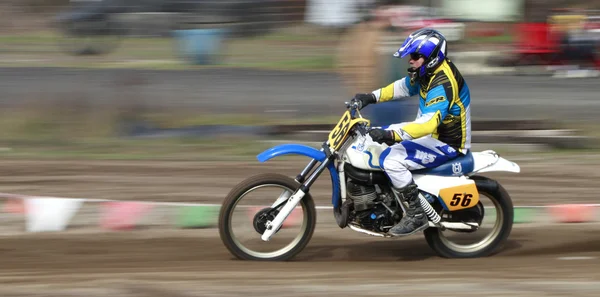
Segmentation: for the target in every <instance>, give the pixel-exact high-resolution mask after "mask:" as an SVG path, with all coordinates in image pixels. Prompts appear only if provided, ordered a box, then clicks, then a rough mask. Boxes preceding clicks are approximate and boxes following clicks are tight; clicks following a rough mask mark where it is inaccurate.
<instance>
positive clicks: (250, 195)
mask: <svg viewBox="0 0 600 297" xmlns="http://www.w3.org/2000/svg"><path fill="white" fill-rule="evenodd" d="M299 186H300V184H298V183H297V182H296V181H295V180H293V179H291V178H289V177H287V176H284V175H280V174H273V173H267V174H260V175H257V176H254V177H251V178H249V179H247V180H245V181H243V182H241V183H240V184H238V185H237V186H236V187H235V188H233V189H232V190H231V192H230V193H229V194H228V195H227V197H226V198H225V201H224V202H223V205H222V207H221V210H220V213H219V235H220V237H221V240H222V242H223V244H224V245H225V246H226V247H227V249H228V250H229V251H230V252H231V253H232V254H233V255H234V256H236V257H237V258H239V259H243V260H258V261H285V260H289V259H291V258H293V257H294V256H296V255H297V254H298V253H299V252H300V251H302V250H303V249H304V247H306V245H307V244H308V242H309V241H310V239H311V237H312V235H313V232H314V229H315V225H316V219H317V213H316V208H315V204H314V201H313V199H312V197H311V195H310V194H308V193H307V194H306V195H305V196H304V197H303V198H302V200H300V202H299V203H298V205H296V208H295V209H294V210H293V211H292V213H291V214H290V216H288V217H287V219H286V220H285V221H284V222H283V225H282V227H281V228H280V229H279V230H278V231H277V232H276V233H275V234H274V235H273V236H272V237H271V239H270V240H269V241H267V242H265V241H263V240H262V239H261V238H260V237H261V235H262V234H263V233H264V231H265V229H266V226H265V223H266V222H267V220H270V221H272V220H274V219H275V216H276V215H277V213H278V211H279V210H281V208H283V206H284V205H285V204H284V205H282V206H280V207H279V209H272V208H271V205H272V204H273V203H274V202H275V201H276V200H277V199H278V198H280V197H283V196H286V197H288V198H289V196H291V195H292V194H293V193H294V191H295V190H296V188H298V187H299ZM255 192H260V193H259V194H255ZM236 213H238V214H241V216H240V217H239V218H238V217H236ZM238 225H239V227H240V229H239V230H237V227H238ZM274 246H276V247H274Z"/></svg>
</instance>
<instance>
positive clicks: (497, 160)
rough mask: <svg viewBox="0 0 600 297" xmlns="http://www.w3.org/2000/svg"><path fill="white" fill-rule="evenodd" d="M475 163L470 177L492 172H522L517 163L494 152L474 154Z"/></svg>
mask: <svg viewBox="0 0 600 297" xmlns="http://www.w3.org/2000/svg"><path fill="white" fill-rule="evenodd" d="M473 162H474V165H473V171H472V172H471V173H470V174H469V175H473V174H476V173H481V172H492V171H506V172H515V173H519V172H521V167H519V165H518V164H517V163H515V162H511V161H509V160H507V159H504V158H502V157H500V156H499V155H498V154H497V153H496V152H494V151H492V150H487V151H483V152H473Z"/></svg>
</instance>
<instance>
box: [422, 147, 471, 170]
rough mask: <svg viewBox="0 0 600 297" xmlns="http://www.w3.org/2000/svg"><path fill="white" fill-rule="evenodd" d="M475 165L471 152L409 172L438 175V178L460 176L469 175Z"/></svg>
mask: <svg viewBox="0 0 600 297" xmlns="http://www.w3.org/2000/svg"><path fill="white" fill-rule="evenodd" d="M474 165H475V163H474V161H473V154H472V153H471V151H469V152H467V154H466V155H464V156H460V157H457V158H454V159H452V160H448V161H447V162H445V163H443V164H441V165H439V166H436V167H433V168H425V169H419V170H411V172H412V173H413V174H428V175H440V176H461V175H463V174H469V173H471V172H473V167H474Z"/></svg>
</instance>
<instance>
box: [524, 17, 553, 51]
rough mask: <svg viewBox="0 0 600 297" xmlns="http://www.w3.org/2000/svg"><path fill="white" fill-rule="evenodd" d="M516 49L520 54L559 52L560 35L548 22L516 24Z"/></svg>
mask: <svg viewBox="0 0 600 297" xmlns="http://www.w3.org/2000/svg"><path fill="white" fill-rule="evenodd" d="M515 40H516V47H517V49H516V51H517V53H519V54H548V53H556V52H558V40H559V39H558V36H557V35H555V34H553V33H552V32H551V31H550V25H549V24H547V23H521V24H517V25H516V26H515Z"/></svg>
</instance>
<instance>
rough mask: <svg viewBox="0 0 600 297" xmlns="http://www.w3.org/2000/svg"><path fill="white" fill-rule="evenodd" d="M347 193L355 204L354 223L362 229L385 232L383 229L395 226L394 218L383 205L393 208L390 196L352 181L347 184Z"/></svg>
mask: <svg viewBox="0 0 600 297" xmlns="http://www.w3.org/2000/svg"><path fill="white" fill-rule="evenodd" d="M346 192H347V197H348V199H349V200H351V201H352V203H353V208H354V213H353V217H354V221H355V222H357V223H358V224H360V225H361V227H362V228H364V229H368V230H372V231H376V232H385V230H383V227H385V226H392V225H394V217H392V214H391V213H390V211H389V210H388V209H387V208H386V207H385V206H384V205H383V204H385V205H387V206H388V207H390V206H391V203H392V201H393V200H392V198H391V197H390V196H389V195H387V194H383V193H378V192H377V190H376V188H375V186H372V185H364V184H357V183H353V182H352V180H350V181H348V183H347V184H346ZM390 208H391V209H394V208H395V207H390Z"/></svg>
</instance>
